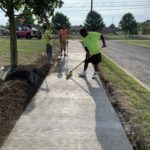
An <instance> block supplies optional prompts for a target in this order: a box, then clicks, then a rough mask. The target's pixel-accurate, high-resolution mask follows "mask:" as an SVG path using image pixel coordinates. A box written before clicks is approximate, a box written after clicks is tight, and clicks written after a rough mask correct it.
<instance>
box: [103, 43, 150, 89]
mask: <svg viewBox="0 0 150 150" xmlns="http://www.w3.org/2000/svg"><path fill="white" fill-rule="evenodd" d="M103 52H104V53H105V54H107V55H108V56H109V57H111V58H112V59H113V60H114V61H115V62H117V63H118V64H119V65H120V66H122V67H123V68H125V69H126V70H127V71H128V72H130V73H131V74H132V75H133V76H135V77H136V78H137V79H139V80H140V81H141V82H142V83H144V84H145V85H146V86H148V87H149V88H150V48H144V47H141V46H135V45H130V44H127V43H124V42H121V41H107V48H105V49H103Z"/></svg>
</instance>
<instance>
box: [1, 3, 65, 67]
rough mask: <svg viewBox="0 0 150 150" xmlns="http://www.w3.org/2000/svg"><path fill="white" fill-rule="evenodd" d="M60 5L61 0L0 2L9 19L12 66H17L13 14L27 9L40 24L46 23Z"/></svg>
mask: <svg viewBox="0 0 150 150" xmlns="http://www.w3.org/2000/svg"><path fill="white" fill-rule="evenodd" d="M62 4H63V2H62V0H0V8H1V9H2V10H3V11H4V12H5V13H6V16H8V18H9V25H10V48H11V65H12V66H17V63H18V62H17V58H18V56H17V40H16V22H15V12H17V11H20V10H25V9H28V10H30V11H29V13H30V14H34V15H35V16H36V18H37V19H38V20H40V21H41V22H44V21H46V22H48V21H49V20H48V18H49V17H50V16H52V15H53V13H54V10H55V8H57V7H61V6H62Z"/></svg>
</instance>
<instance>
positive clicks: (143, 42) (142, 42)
mask: <svg viewBox="0 0 150 150" xmlns="http://www.w3.org/2000/svg"><path fill="white" fill-rule="evenodd" d="M126 42H127V43H129V44H134V45H139V46H144V47H150V40H127V41H126Z"/></svg>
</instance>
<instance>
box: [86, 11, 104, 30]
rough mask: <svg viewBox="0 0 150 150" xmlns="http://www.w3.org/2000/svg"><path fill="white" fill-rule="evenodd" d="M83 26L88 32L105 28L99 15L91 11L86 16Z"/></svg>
mask: <svg viewBox="0 0 150 150" xmlns="http://www.w3.org/2000/svg"><path fill="white" fill-rule="evenodd" d="M84 26H85V27H86V28H87V29H88V30H89V31H102V28H103V27H105V24H104V22H103V18H102V17H101V15H100V14H99V13H97V12H96V11H91V12H89V13H88V14H87V17H86V19H85V23H84Z"/></svg>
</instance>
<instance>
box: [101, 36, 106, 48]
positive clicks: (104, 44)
mask: <svg viewBox="0 0 150 150" xmlns="http://www.w3.org/2000/svg"><path fill="white" fill-rule="evenodd" d="M100 38H101V40H102V43H103V46H102V48H104V47H106V43H105V39H104V36H103V34H101V36H100Z"/></svg>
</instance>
